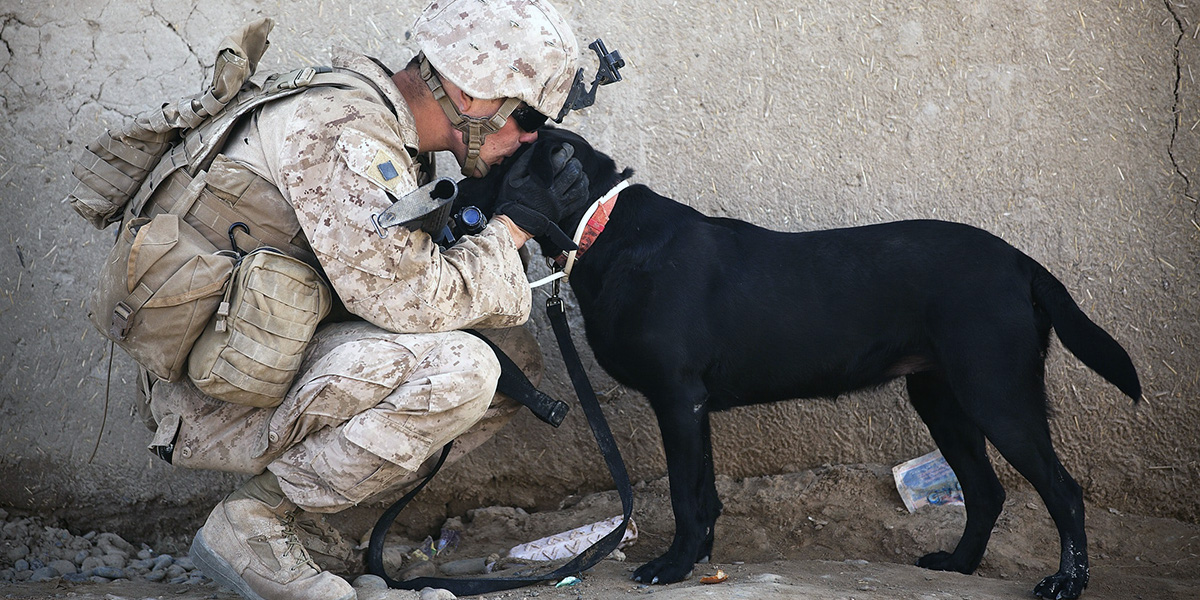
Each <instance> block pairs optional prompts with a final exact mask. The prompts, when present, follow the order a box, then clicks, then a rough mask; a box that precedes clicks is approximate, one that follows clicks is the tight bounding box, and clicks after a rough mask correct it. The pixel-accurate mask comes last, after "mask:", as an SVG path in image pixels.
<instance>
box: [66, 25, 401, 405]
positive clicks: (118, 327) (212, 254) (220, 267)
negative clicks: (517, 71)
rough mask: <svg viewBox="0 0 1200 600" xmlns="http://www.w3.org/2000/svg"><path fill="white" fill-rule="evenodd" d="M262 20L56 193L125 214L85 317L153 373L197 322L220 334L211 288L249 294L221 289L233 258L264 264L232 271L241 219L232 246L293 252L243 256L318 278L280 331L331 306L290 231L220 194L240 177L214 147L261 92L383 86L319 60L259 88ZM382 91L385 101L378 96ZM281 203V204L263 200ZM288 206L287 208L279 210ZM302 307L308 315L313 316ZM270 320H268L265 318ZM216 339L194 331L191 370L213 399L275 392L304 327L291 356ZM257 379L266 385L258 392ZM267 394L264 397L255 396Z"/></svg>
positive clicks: (218, 295) (288, 273)
mask: <svg viewBox="0 0 1200 600" xmlns="http://www.w3.org/2000/svg"><path fill="white" fill-rule="evenodd" d="M273 25H274V24H273V22H272V21H271V20H270V19H261V20H259V21H256V22H254V23H251V24H249V25H247V26H246V27H244V28H243V29H242V30H240V31H239V32H237V33H235V34H234V35H231V36H229V37H227V38H225V40H224V41H223V42H222V44H221V47H220V50H219V52H218V57H217V61H216V69H215V72H214V76H213V81H212V84H211V85H209V86H208V87H207V89H206V90H205V91H204V92H203V93H201V94H198V95H196V96H193V97H189V98H184V99H183V100H180V101H179V102H176V103H174V104H170V103H168V104H164V105H163V106H162V107H161V108H157V109H153V110H151V111H149V112H147V113H144V114H142V115H140V116H139V117H137V118H136V119H135V120H134V121H133V122H132V123H130V124H129V125H127V126H126V127H125V128H123V129H122V130H120V131H117V132H112V131H106V132H104V133H103V134H101V135H100V136H99V137H98V138H97V139H96V140H95V141H93V142H92V143H90V144H88V145H87V148H86V149H85V150H84V152H83V155H82V156H81V158H80V160H79V161H78V162H77V163H76V165H75V168H74V173H75V175H76V177H77V178H78V179H79V185H77V186H76V188H75V190H73V191H72V192H71V194H70V195H69V196H68V201H69V203H70V204H71V206H72V207H73V208H74V209H75V210H76V212H78V213H79V214H80V215H81V216H83V217H84V218H85V219H87V220H88V221H89V222H91V223H92V224H93V225H94V226H95V227H97V228H100V229H103V228H105V227H107V226H108V225H110V224H111V223H113V222H117V221H123V225H122V229H121V232H120V234H119V235H118V239H117V244H116V245H115V246H114V247H113V249H112V251H111V252H110V253H109V256H108V259H107V260H106V261H105V265H104V268H103V269H102V271H101V274H100V280H99V283H98V285H97V287H96V290H95V292H94V293H93V295H92V298H91V302H90V305H89V313H90V314H89V316H90V318H91V321H92V323H93V325H95V326H96V328H97V329H99V330H100V332H101V333H103V334H104V335H105V336H106V337H107V338H109V339H110V340H112V341H113V342H114V343H116V344H117V345H118V346H120V347H121V348H122V349H124V350H125V351H126V352H127V353H128V354H129V355H130V356H131V357H132V358H133V359H134V360H135V361H136V362H137V363H138V364H139V365H141V366H142V367H143V368H145V369H146V370H147V371H149V372H150V373H151V374H153V375H154V376H155V377H156V378H158V379H162V380H166V381H178V380H179V379H181V378H182V377H183V374H184V372H185V371H186V370H187V368H188V365H187V361H188V355H189V354H190V353H191V351H192V349H193V346H194V345H195V343H196V341H197V338H199V337H200V336H201V335H202V334H204V333H205V331H206V330H207V331H211V332H213V333H210V334H205V335H206V336H210V337H211V336H214V335H216V334H217V333H220V332H216V331H215V328H216V325H215V323H210V321H213V316H214V314H216V313H217V311H218V309H219V308H220V307H221V306H222V302H223V300H225V301H227V302H232V301H233V300H234V299H235V298H236V299H243V298H247V297H248V296H247V294H250V292H245V293H243V292H239V291H238V290H237V289H234V288H233V287H231V281H235V280H236V279H237V278H234V277H233V275H234V273H235V269H238V272H239V273H258V276H257V277H256V278H254V277H252V278H251V279H253V280H254V281H257V282H258V283H257V285H260V286H261V285H264V284H263V283H262V280H263V279H264V278H269V277H268V276H267V275H266V274H265V273H267V272H265V271H262V270H261V269H258V268H250V267H251V266H252V265H246V266H244V267H242V268H241V269H239V264H240V263H241V262H242V257H241V254H242V253H241V252H240V251H238V249H237V247H236V244H235V243H234V241H233V240H234V230H235V227H238V226H240V227H241V228H242V229H243V231H242V232H240V233H239V238H238V239H239V240H241V241H242V242H243V246H244V247H246V248H248V249H254V248H258V247H261V246H271V247H274V248H279V249H280V250H283V251H284V252H286V253H287V254H288V255H291V257H292V258H288V259H286V260H282V259H280V258H279V257H280V256H282V255H280V254H278V251H276V253H275V256H273V257H268V258H263V257H256V258H253V259H252V263H255V264H257V263H258V262H262V261H265V262H271V263H276V264H278V263H285V262H286V263H289V264H288V266H287V267H281V268H276V269H272V270H270V271H269V272H270V273H272V275H270V277H276V278H277V279H278V281H277V283H278V282H283V283H279V285H283V286H284V287H286V286H287V285H291V284H295V283H296V282H300V281H302V282H303V285H304V286H307V289H312V290H318V288H319V291H314V292H313V295H312V296H311V297H309V298H307V299H305V300H303V301H299V300H297V302H302V303H301V304H300V305H299V306H300V307H301V309H300V311H299V313H297V314H300V313H305V314H308V315H309V316H304V317H300V316H297V317H296V318H297V321H296V323H293V324H292V325H291V326H288V327H286V328H285V329H286V330H287V331H286V333H285V336H291V337H295V336H297V335H299V334H297V333H296V332H297V331H301V332H304V331H306V332H307V333H306V334H305V335H307V337H311V335H312V331H311V329H313V328H315V326H316V323H317V322H318V321H320V319H321V318H323V317H324V316H325V314H326V313H327V312H328V310H329V308H328V305H329V303H330V296H331V294H330V292H329V290H328V288H327V284H326V283H325V282H324V281H323V280H322V278H321V276H320V275H319V274H318V272H317V270H316V269H314V267H315V266H316V259H315V257H313V256H312V255H311V253H310V251H309V250H308V248H307V241H306V240H303V239H302V234H300V238H301V239H299V240H297V239H293V237H292V235H290V234H289V233H287V232H283V231H280V230H278V229H277V228H273V227H272V225H273V224H272V223H265V222H264V223H251V224H250V225H246V224H245V223H243V222H242V221H250V219H248V218H242V215H241V214H240V213H239V212H238V211H237V209H236V208H234V207H233V206H232V205H230V204H228V203H227V202H226V201H224V199H223V197H222V195H223V194H227V193H234V194H236V193H237V190H235V189H233V188H237V187H238V186H239V185H240V184H239V182H238V181H234V180H230V181H227V180H226V179H227V175H228V174H229V173H230V171H229V170H228V168H226V166H222V165H224V164H225V163H221V164H220V165H218V164H215V163H214V161H217V162H220V161H222V160H225V159H224V158H223V157H221V156H220V155H219V154H218V152H219V150H220V148H221V147H222V146H223V145H224V141H225V139H226V137H227V136H228V134H229V132H230V131H231V130H232V129H233V127H234V125H235V124H236V123H237V121H238V119H239V118H240V117H241V116H242V115H245V114H247V113H248V112H249V111H251V110H253V109H255V108H257V107H259V106H261V105H263V104H265V103H267V102H271V101H273V100H276V99H280V98H284V97H288V96H291V95H292V94H295V93H298V92H300V91H303V90H304V89H306V88H307V87H312V86H336V87H343V88H347V87H357V88H372V89H374V90H375V92H376V94H377V95H378V96H379V97H381V98H382V97H383V95H382V91H380V90H378V88H376V87H375V85H374V84H373V83H372V82H371V81H370V80H369V79H367V78H366V77H364V76H362V75H360V74H358V73H354V72H353V71H349V70H345V69H331V68H328V67H305V68H303V69H297V70H295V71H291V72H288V73H282V74H276V75H272V76H271V77H268V78H267V79H266V80H265V82H264V83H263V84H262V85H261V86H260V85H258V84H255V83H253V82H251V81H249V78H250V76H251V75H253V74H254V71H255V69H256V67H257V65H258V61H259V59H260V58H261V57H262V54H263V52H264V51H265V50H266V48H267V46H268V41H267V34H268V33H269V32H270V30H271V28H272V27H273ZM382 101H383V102H384V103H385V104H387V102H386V98H384V100H382ZM389 106H390V104H389ZM392 110H393V112H394V110H395V109H394V108H393V109H392ZM206 169H207V171H206ZM210 173H211V174H212V178H211V179H210V178H209V177H208V175H209V174H210ZM243 191H244V190H243ZM280 202H282V199H281V198H280ZM286 209H287V207H286V203H283V206H282V207H280V206H275V207H274V208H273V209H272V210H286ZM288 215H289V218H292V219H293V220H294V216H291V213H290V212H289V213H288ZM201 223H203V225H201ZM198 228H199V229H198ZM246 242H249V245H246ZM267 254H270V253H267ZM297 258H299V259H301V260H296V259H297ZM305 263H308V264H305ZM297 265H300V266H297ZM300 267H303V268H300ZM305 269H306V270H305ZM302 271H303V272H302ZM241 280H242V281H243V282H244V280H245V278H241ZM288 282H291V283H288ZM267 285H275V284H267ZM288 297H290V296H288ZM279 306H281V305H279V304H276V305H275V308H276V309H278V308H279ZM322 306H324V308H323V309H322V308H321V307H322ZM260 308H261V307H260ZM235 314H238V318H235V319H233V320H232V321H231V323H238V324H239V325H237V326H239V327H248V328H250V329H253V328H255V327H257V325H255V324H254V322H252V321H247V320H246V319H245V318H244V317H241V316H240V313H231V315H230V316H231V317H233V316H234V315H235ZM314 315H319V316H316V318H315V320H313V318H312V316H314ZM297 323H299V324H300V325H297ZM276 325H278V323H277V322H272V323H271V324H268V329H269V328H270V327H274V326H276ZM293 326H298V327H300V329H299V330H296V329H295V328H294V327H293ZM254 335H257V334H254ZM217 337H222V336H217ZM223 338H224V342H222V341H221V340H217V341H210V342H206V343H205V348H207V351H206V352H207V353H208V355H209V356H210V358H211V357H213V356H217V357H218V358H211V360H206V361H201V362H203V363H206V364H208V365H209V366H208V367H207V368H206V367H204V366H203V365H202V364H199V363H198V364H197V366H195V367H193V368H192V371H193V373H194V374H195V375H196V377H194V379H196V380H197V381H196V383H197V384H198V385H201V386H202V388H201V389H203V390H204V391H206V393H209V394H210V395H212V396H213V397H217V398H220V399H225V400H228V401H232V402H239V401H240V402H244V403H249V404H254V405H266V404H269V403H270V402H275V403H277V402H278V400H279V399H282V397H283V394H282V393H279V391H280V390H281V389H283V390H286V387H283V386H281V384H282V382H283V381H284V380H285V379H286V381H287V382H289V383H290V381H291V378H292V376H294V373H295V371H294V369H292V368H290V367H288V365H289V364H290V362H296V363H297V364H298V360H299V359H298V357H299V355H300V354H301V353H302V352H303V347H304V344H307V339H305V340H304V341H303V344H300V345H299V346H298V347H290V350H289V352H291V353H292V354H294V355H295V357H294V358H292V359H286V360H285V359H266V358H264V357H265V356H266V355H265V354H263V353H260V354H259V355H258V356H257V358H255V359H254V361H251V362H250V363H247V362H239V361H237V360H228V359H227V357H228V354H222V353H221V352H220V351H219V350H214V348H217V347H218V346H220V345H221V344H222V343H228V342H229V340H231V339H232V340H233V341H234V342H239V341H241V338H240V337H231V336H228V335H226V336H223ZM259 341H260V342H262V343H263V344H265V345H271V344H273V343H274V342H271V341H263V340H259ZM297 341H298V340H297ZM285 346H286V345H285ZM221 357H225V358H221ZM227 363H228V364H227ZM230 364H232V365H234V367H236V368H239V369H242V372H241V375H243V376H245V377H240V376H238V375H235V374H232V372H231V371H229V370H228V369H227V368H226V367H228V366H229V365H230ZM214 369H215V371H214ZM273 370H274V371H279V372H273ZM222 374H224V375H222ZM222 377H223V381H225V383H228V384H230V385H232V387H238V385H241V387H240V388H239V390H240V391H237V392H231V393H229V394H225V393H224V391H223V390H225V389H228V387H229V386H226V385H225V384H217V383H216V382H217V379H218V378H222ZM252 380H254V381H259V382H267V383H270V384H272V386H264V385H258V384H256V383H254V381H252ZM238 382H241V383H240V384H239V383H238ZM223 386H224V387H223ZM206 388H207V389H206ZM268 388H269V389H270V390H272V391H271V393H270V394H265V392H264V390H266V389H268ZM247 394H248V395H247ZM276 394H277V397H276V398H274V399H271V400H269V399H266V398H265V396H266V395H271V396H275V395H276Z"/></svg>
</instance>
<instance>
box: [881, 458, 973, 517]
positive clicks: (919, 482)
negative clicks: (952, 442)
mask: <svg viewBox="0 0 1200 600" xmlns="http://www.w3.org/2000/svg"><path fill="white" fill-rule="evenodd" d="M892 476H893V477H894V478H895V479H896V490H897V491H899V492H900V499H901V500H903V501H904V506H905V507H907V508H908V512H914V511H916V510H917V509H918V508H921V507H922V506H929V505H933V506H949V505H957V506H962V505H963V495H962V487H961V486H960V485H959V483H958V478H957V477H955V475H954V470H953V469H951V468H950V465H949V464H947V463H946V459H945V458H943V457H942V451H941V450H934V451H933V452H930V453H929V454H926V455H925V456H921V457H918V458H914V459H912V460H909V461H906V462H903V463H900V464H898V465H896V466H894V467H892Z"/></svg>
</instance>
